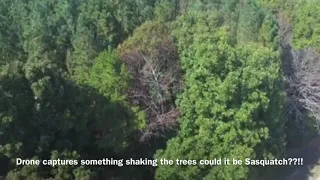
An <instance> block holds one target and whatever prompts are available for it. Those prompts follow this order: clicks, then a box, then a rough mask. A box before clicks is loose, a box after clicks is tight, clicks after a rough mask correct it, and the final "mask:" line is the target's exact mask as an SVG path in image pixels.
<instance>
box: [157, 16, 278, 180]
mask: <svg viewBox="0 0 320 180" xmlns="http://www.w3.org/2000/svg"><path fill="white" fill-rule="evenodd" d="M220 26H221V24H220V21H219V17H218V16H216V15H215V14H212V13H209V14H208V13H194V14H186V15H184V16H182V17H181V18H180V19H179V20H178V23H177V26H176V32H175V35H176V37H177V39H178V44H179V50H180V51H179V52H180V57H181V63H182V67H183V69H184V70H185V71H186V89H185V90H184V92H183V94H182V95H181V98H180V100H179V107H180V109H181V111H182V116H181V119H180V123H181V127H180V131H179V135H178V136H177V137H175V138H173V139H171V140H169V141H168V145H167V148H166V149H165V150H160V151H159V152H158V153H157V158H166V159H174V160H175V159H191V160H198V161H199V160H200V159H214V158H230V159H232V158H238V159H242V160H243V159H244V158H253V159H259V158H272V157H274V156H277V155H278V153H279V152H280V149H281V148H282V146H283V144H282V143H283V142H282V140H283V138H282V137H283V135H282V134H281V130H279V131H278V130H276V129H275V128H277V127H278V126H279V124H280V123H281V119H280V113H281V110H280V109H281V107H282V95H281V93H280V92H279V91H280V90H281V89H280V88H281V86H280V85H281V84H280V83H281V81H280V79H281V76H280V71H279V56H278V54H277V53H276V52H273V51H272V50H271V49H269V48H264V47H262V46H258V45H247V46H239V45H236V44H235V41H234V40H232V39H230V37H229V35H228V31H227V30H226V28H225V27H220ZM271 144H272V148H274V149H272V148H271V149H270V147H271ZM248 172H249V169H248V166H245V165H244V166H216V167H214V168H212V167H210V166H200V165H193V166H183V165H181V166H176V165H173V166H160V167H158V169H157V171H156V179H175V180H176V179H199V178H200V179H245V178H246V177H247V175H248Z"/></svg>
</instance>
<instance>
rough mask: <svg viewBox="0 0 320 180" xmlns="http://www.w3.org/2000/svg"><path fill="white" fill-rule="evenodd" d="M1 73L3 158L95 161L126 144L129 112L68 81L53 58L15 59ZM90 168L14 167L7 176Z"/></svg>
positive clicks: (65, 175) (61, 174)
mask: <svg viewBox="0 0 320 180" xmlns="http://www.w3.org/2000/svg"><path fill="white" fill-rule="evenodd" d="M0 72H1V76H0V79H1V84H0V90H1V91H0V92H1V96H0V97H1V98H0V101H1V109H0V115H1V116H0V118H1V119H0V120H1V121H0V122H1V126H0V127H1V129H0V142H1V146H0V155H1V157H3V158H5V157H6V158H10V159H13V160H15V158H17V157H20V158H23V159H29V158H30V159H31V158H34V159H39V158H40V159H50V156H49V155H50V154H51V155H52V157H51V158H52V159H56V158H57V157H61V158H63V157H64V158H67V159H69V158H71V159H79V158H80V157H81V158H84V159H86V158H89V159H90V158H93V159H95V158H99V157H109V156H111V157H115V156H116V155H117V154H121V152H123V151H124V150H125V149H124V148H126V147H127V145H128V142H127V141H126V140H127V139H128V137H130V136H131V135H132V132H133V130H134V127H133V126H131V125H130V124H132V123H133V122H131V121H129V120H130V119H131V118H130V117H131V113H130V111H128V110H127V109H126V108H125V107H123V106H122V105H120V104H118V103H111V102H110V101H109V100H108V99H107V98H105V97H103V96H101V95H99V93H98V92H97V91H96V90H95V89H92V88H90V87H85V86H79V85H76V84H75V83H74V82H72V81H69V80H67V79H65V76H64V75H63V73H61V71H60V70H59V68H57V66H55V65H54V64H51V63H50V62H49V61H46V60H45V59H41V60H38V61H36V63H27V64H26V65H23V64H22V63H17V62H13V63H10V64H8V65H6V66H3V67H2V68H1V71H0ZM127 120H128V121H127ZM130 129H131V130H130ZM13 132H15V133H13ZM115 137H117V138H116V139H115ZM7 165H8V164H7ZM87 168H88V167H78V166H75V167H73V166H60V167H58V166H57V167H55V168H48V167H46V168H45V167H42V166H37V167H32V166H30V167H29V166H24V167H21V166H19V167H16V168H15V167H14V166H12V167H11V168H10V169H12V170H11V171H10V173H9V177H12V178H13V177H21V178H23V177H29V176H30V178H32V177H37V178H36V179H39V178H49V177H54V179H73V178H74V177H75V175H73V174H72V172H73V171H74V172H77V174H82V173H85V172H86V174H88V172H89V169H87ZM84 171H85V172H84ZM70 172H71V173H70ZM90 174H91V173H90Z"/></svg>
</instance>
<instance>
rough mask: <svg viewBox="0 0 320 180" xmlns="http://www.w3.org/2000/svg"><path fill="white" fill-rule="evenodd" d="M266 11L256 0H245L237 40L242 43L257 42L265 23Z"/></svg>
mask: <svg viewBox="0 0 320 180" xmlns="http://www.w3.org/2000/svg"><path fill="white" fill-rule="evenodd" d="M263 18H264V12H263V10H262V8H261V7H260V6H259V4H258V3H257V1H255V0H245V1H244V4H243V7H241V9H240V14H239V22H238V31H237V41H238V43H241V44H246V43H248V42H256V41H257V40H258V36H259V29H260V27H261V25H262V23H263Z"/></svg>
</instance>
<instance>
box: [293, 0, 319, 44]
mask: <svg viewBox="0 0 320 180" xmlns="http://www.w3.org/2000/svg"><path fill="white" fill-rule="evenodd" d="M319 13H320V6H319V1H302V2H300V3H299V4H298V6H297V7H296V10H295V13H294V25H293V27H294V28H293V39H292V40H293V45H294V47H295V48H297V49H303V48H306V47H312V48H319V44H320V30H319V28H320V18H319Z"/></svg>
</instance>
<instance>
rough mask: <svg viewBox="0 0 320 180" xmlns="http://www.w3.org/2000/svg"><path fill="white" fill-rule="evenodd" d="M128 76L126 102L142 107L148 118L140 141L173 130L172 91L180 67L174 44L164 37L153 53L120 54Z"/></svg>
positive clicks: (176, 111) (175, 115)
mask: <svg viewBox="0 0 320 180" xmlns="http://www.w3.org/2000/svg"><path fill="white" fill-rule="evenodd" d="M120 59H121V60H122V61H123V62H124V63H125V64H126V65H127V67H128V69H129V72H130V73H131V75H132V78H133V79H132V80H133V81H132V82H133V83H132V85H131V88H130V91H129V101H130V102H131V103H133V104H134V105H138V106H139V107H141V108H143V109H144V111H145V113H146V115H147V119H148V125H147V128H146V129H145V130H144V131H143V132H142V135H141V137H140V141H146V140H148V139H149V138H151V137H153V136H161V135H162V132H163V131H165V130H168V129H174V128H175V127H176V125H177V118H178V116H179V111H178V109H177V108H176V107H175V103H174V101H175V97H174V92H173V91H174V90H175V89H179V85H180V67H179V61H178V53H177V48H176V46H175V44H174V43H173V42H172V41H171V40H168V39H163V40H161V41H160V42H158V43H157V44H156V45H155V47H154V49H153V52H143V51H141V50H137V49H132V50H131V51H127V52H126V53H124V54H122V55H121V56H120Z"/></svg>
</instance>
